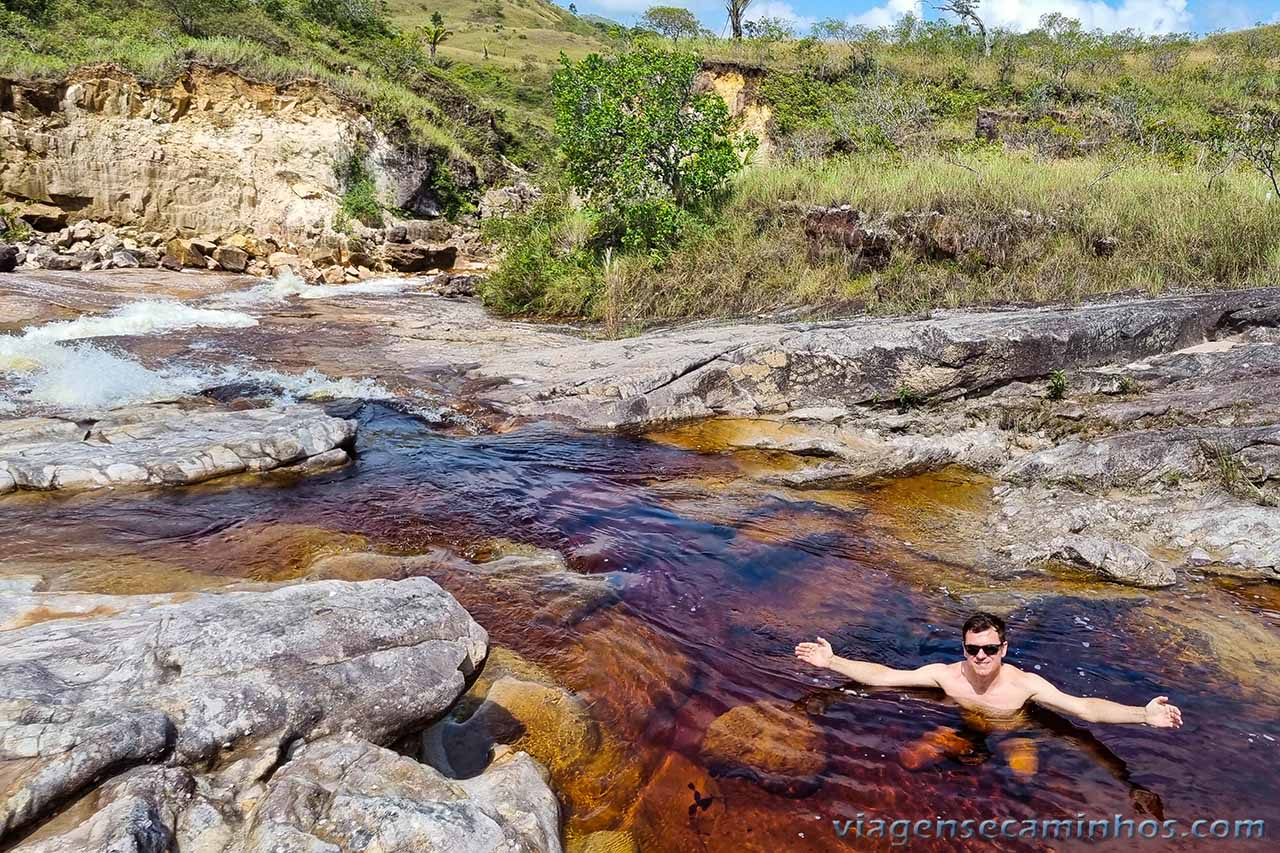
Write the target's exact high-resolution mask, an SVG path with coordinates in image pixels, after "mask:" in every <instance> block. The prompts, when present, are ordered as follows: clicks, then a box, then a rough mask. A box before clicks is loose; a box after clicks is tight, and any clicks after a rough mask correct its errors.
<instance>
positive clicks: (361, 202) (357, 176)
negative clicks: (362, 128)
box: [334, 146, 383, 227]
mask: <svg viewBox="0 0 1280 853" xmlns="http://www.w3.org/2000/svg"><path fill="white" fill-rule="evenodd" d="M366 154H367V152H366V151H365V150H364V148H363V147H360V146H357V147H356V148H355V149H353V150H352V151H351V152H350V153H348V154H347V155H346V156H345V157H343V158H342V159H341V160H339V161H338V162H337V164H336V166H335V167H334V172H335V174H336V176H337V178H338V185H339V186H340V187H342V191H343V192H342V202H341V206H340V210H341V212H342V213H343V214H344V215H345V216H347V217H350V218H351V219H356V220H359V221H360V222H362V223H364V224H365V225H368V226H370V227H372V226H376V225H380V224H382V208H383V205H382V202H381V200H379V198H378V186H377V184H376V183H375V182H374V180H373V173H372V172H370V171H369V167H368V166H366V165H365V162H364V161H365V156H366Z"/></svg>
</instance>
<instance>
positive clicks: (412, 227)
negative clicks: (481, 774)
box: [397, 219, 454, 243]
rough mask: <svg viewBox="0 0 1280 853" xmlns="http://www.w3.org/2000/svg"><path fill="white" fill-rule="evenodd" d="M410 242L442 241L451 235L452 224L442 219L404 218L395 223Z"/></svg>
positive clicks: (452, 230)
mask: <svg viewBox="0 0 1280 853" xmlns="http://www.w3.org/2000/svg"><path fill="white" fill-rule="evenodd" d="M397 224H398V225H399V226H400V227H401V228H403V229H404V232H405V237H406V238H407V239H408V242H410V243H444V242H446V241H448V240H449V238H451V237H452V236H453V232H454V229H453V226H451V225H450V224H449V223H448V222H447V221H445V220H443V219H406V220H404V221H403V222H400V223H397Z"/></svg>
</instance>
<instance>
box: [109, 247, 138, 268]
mask: <svg viewBox="0 0 1280 853" xmlns="http://www.w3.org/2000/svg"><path fill="white" fill-rule="evenodd" d="M111 266H113V267H116V268H117V269H137V268H138V267H139V266H141V264H140V263H139V262H138V257H137V255H135V254H134V253H133V252H130V251H128V250H127V249H120V250H118V251H115V252H112V254H111Z"/></svg>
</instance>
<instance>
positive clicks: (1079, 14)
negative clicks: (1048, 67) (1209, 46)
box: [980, 0, 1191, 34]
mask: <svg viewBox="0 0 1280 853" xmlns="http://www.w3.org/2000/svg"><path fill="white" fill-rule="evenodd" d="M1050 12H1061V13H1062V14H1063V15H1066V16H1067V17H1068V18H1076V19H1078V20H1079V21H1080V23H1081V24H1083V25H1084V28H1085V29H1087V30H1092V29H1095V28H1096V29H1101V30H1105V31H1107V32H1115V31H1117V30H1123V29H1127V28H1129V27H1132V28H1133V29H1135V30H1140V31H1142V32H1144V33H1147V34H1157V33H1173V32H1186V31H1189V30H1190V29H1191V13H1190V12H1188V11H1187V0H1121V2H1120V3H1118V4H1115V5H1113V4H1111V3H1107V2H1103V0H983V2H982V6H981V12H980V14H981V15H982V20H983V21H984V22H985V23H986V24H987V25H988V26H996V27H1007V28H1009V29H1014V30H1029V29H1032V28H1034V27H1036V26H1037V25H1038V24H1039V23H1040V16H1041V15H1047V14H1049V13H1050Z"/></svg>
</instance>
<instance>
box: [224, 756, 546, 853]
mask: <svg viewBox="0 0 1280 853" xmlns="http://www.w3.org/2000/svg"><path fill="white" fill-rule="evenodd" d="M559 824H560V809H559V806H558V804H557V803H556V798H555V795H554V794H553V793H552V792H551V789H550V788H548V787H547V783H546V778H545V771H543V770H542V769H541V768H540V767H539V766H538V765H537V763H535V762H534V761H533V760H532V759H530V758H529V756H527V755H525V754H523V753H506V754H503V755H501V756H500V757H499V758H497V759H496V760H495V761H494V762H493V763H492V764H491V765H490V766H489V767H488V769H486V770H485V771H484V773H482V774H480V775H478V776H475V777H473V778H470V779H462V780H451V779H447V778H445V777H444V776H442V775H441V774H440V773H439V772H438V771H436V770H434V769H432V768H431V767H428V766H426V765H423V764H419V763H417V762H416V761H413V760H411V759H408V758H404V757H403V756H400V755H397V754H396V753H394V752H391V751H390V750H386V749H382V748H380V747H377V746H374V745H372V744H370V743H368V742H366V741H363V740H361V739H359V738H356V737H353V736H351V735H341V736H337V737H331V738H326V739H324V740H320V741H317V742H316V743H311V744H307V745H306V746H304V747H302V748H301V749H299V750H298V751H297V753H296V754H295V755H294V756H293V757H292V758H291V759H290V761H289V762H288V763H287V764H285V765H284V766H283V767H282V768H280V770H279V771H278V772H277V773H276V774H275V775H274V776H272V778H271V781H270V783H269V785H268V787H267V793H266V796H265V797H263V799H262V801H261V802H260V803H259V804H258V805H257V806H256V807H255V808H254V809H253V811H252V813H251V814H250V816H249V820H248V832H247V836H248V838H247V845H246V848H245V849H246V850H250V851H262V853H267V851H273V853H274V851H295V850H296V851H304V850H305V851H322V850H325V851H327V850H332V851H339V850H361V849H363V850H375V849H376V850H379V851H386V853H433V852H434V853H455V851H456V852H457V853H505V851H529V852H530V853H532V851H548V852H549V853H558V851H559V850H560V840H559V837H560V826H559Z"/></svg>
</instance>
